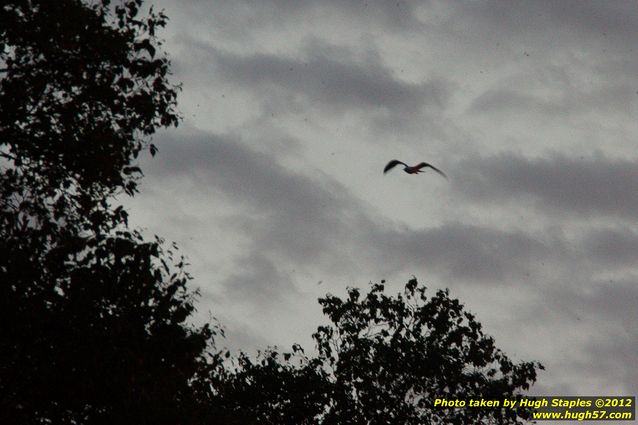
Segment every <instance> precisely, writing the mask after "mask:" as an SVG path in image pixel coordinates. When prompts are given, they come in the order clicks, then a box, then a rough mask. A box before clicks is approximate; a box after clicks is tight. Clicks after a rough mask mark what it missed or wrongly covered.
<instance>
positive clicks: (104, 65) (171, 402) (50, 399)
mask: <svg viewBox="0 0 638 425" xmlns="http://www.w3.org/2000/svg"><path fill="white" fill-rule="evenodd" d="M141 4H142V2H141V1H140V0H124V1H121V2H119V3H118V4H117V5H115V6H114V5H111V4H110V2H109V1H108V0H102V1H92V2H82V1H79V0H59V1H48V0H29V1H24V0H13V1H5V2H3V5H2V7H0V423H3V424H4V423H6V424H45V423H46V424H101V423H104V424H113V423H127V424H128V423H130V424H164V423H165V424H175V423H181V424H186V423H192V422H193V420H194V418H193V416H192V415H193V412H195V411H196V409H195V407H194V404H195V400H194V398H193V392H192V390H191V386H190V381H191V380H193V379H194V377H195V376H196V374H197V371H198V370H199V368H200V367H201V366H200V364H201V363H202V362H204V359H203V353H204V350H205V349H206V348H207V346H210V344H211V343H212V336H213V330H212V329H210V328H209V327H207V326H205V327H202V328H195V327H192V326H189V325H187V324H186V319H187V318H188V317H189V315H190V314H191V313H192V311H193V309H194V307H193V301H194V297H195V295H196V294H195V293H193V292H191V291H189V290H188V288H187V282H188V280H189V279H190V277H189V276H188V274H187V273H186V271H185V270H184V261H183V259H182V258H180V257H178V256H177V255H176V254H175V250H174V247H169V248H166V247H165V244H163V242H162V241H161V239H159V238H157V239H155V240H152V241H146V240H145V239H144V238H143V237H142V236H141V235H140V234H139V233H138V232H136V231H135V230H131V229H129V227H128V224H127V213H126V211H125V210H124V209H123V208H122V207H121V206H115V205H114V203H115V201H114V196H115V195H118V194H120V193H127V194H129V195H132V194H134V193H135V191H136V188H137V181H138V179H139V178H140V176H141V170H140V169H139V167H138V166H137V165H136V164H135V160H136V158H137V156H138V154H139V153H140V152H141V150H142V149H144V148H149V149H150V151H151V154H155V152H156V150H157V149H156V148H155V146H153V145H152V144H150V139H149V138H150V136H151V135H152V134H153V133H154V132H155V131H156V129H157V128H159V127H162V126H169V125H176V124H177V122H178V115H177V113H176V111H175V99H176V92H177V89H178V88H177V87H176V86H174V85H172V84H171V83H170V82H169V81H168V68H169V62H168V60H167V58H166V57H165V56H164V55H163V54H162V53H161V52H160V51H159V47H160V42H159V40H158V39H157V37H156V30H157V29H158V28H159V27H162V26H163V25H164V24H165V22H166V17H165V16H164V15H163V14H162V13H154V12H153V11H152V10H151V12H150V14H148V15H147V16H140V13H139V10H140V7H141Z"/></svg>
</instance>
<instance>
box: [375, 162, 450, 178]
mask: <svg viewBox="0 0 638 425" xmlns="http://www.w3.org/2000/svg"><path fill="white" fill-rule="evenodd" d="M399 164H401V165H403V166H404V167H403V171H405V172H406V173H408V174H419V173H422V172H423V168H427V167H430V168H431V169H433V170H434V171H436V172H437V173H439V174H440V175H442V176H443V177H445V178H446V179H447V176H446V175H445V173H444V172H443V171H441V170H439V169H438V168H436V167H435V166H434V165H432V164H428V163H427V162H422V163H420V164H417V165H412V166H410V165H408V164H406V163H405V162H401V161H399V160H397V159H393V160H392V161H390V162H388V165H386V166H385V168H384V169H383V174H385V173H387V172H388V171H390V170H391V169H393V168H394V167H396V166H397V165H399Z"/></svg>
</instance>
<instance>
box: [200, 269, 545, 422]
mask: <svg viewBox="0 0 638 425" xmlns="http://www.w3.org/2000/svg"><path fill="white" fill-rule="evenodd" d="M320 304H321V305H322V307H323V312H324V313H325V314H326V316H327V317H328V319H329V321H330V324H329V325H325V326H320V327H319V328H318V329H317V332H316V333H315V334H314V335H313V338H314V340H315V342H316V344H317V353H316V355H313V356H307V355H306V354H305V353H304V351H303V349H302V348H301V347H300V346H298V345H295V346H294V347H293V351H292V352H290V353H280V352H278V351H277V350H275V349H270V350H267V351H266V352H264V353H263V354H262V355H261V356H260V357H259V358H258V359H256V360H251V358H249V357H247V356H245V355H243V356H240V357H239V361H238V362H236V363H235V366H234V367H235V369H234V372H233V373H230V374H229V373H228V370H224V371H223V372H222V373H221V374H220V372H219V369H215V372H214V373H212V376H213V378H212V381H213V382H216V385H213V387H214V388H215V391H214V392H213V393H212V394H211V399H215V398H217V399H220V400H222V405H224V406H225V411H224V413H225V414H226V415H230V417H229V418H228V419H226V422H222V423H259V424H280V423H296V424H313V423H321V424H325V425H331V424H335V425H336V424H389V423H392V424H426V423H428V424H437V423H441V424H468V423H493V424H516V423H524V421H525V420H526V419H527V418H528V417H529V411H525V410H513V409H478V408H476V409H474V408H473V409H451V408H450V409H442V408H440V407H434V402H435V400H436V399H437V398H444V399H446V400H454V399H459V400H468V399H480V398H485V399H490V400H503V399H505V398H507V399H512V398H516V397H517V396H519V395H522V394H523V393H524V391H526V390H528V389H529V387H530V385H531V384H532V383H533V382H535V380H536V370H537V369H538V368H542V366H541V365H540V364H539V363H536V362H521V363H518V364H516V363H513V362H512V361H511V360H510V359H509V358H508V357H507V356H506V355H505V354H504V353H503V352H502V351H501V350H499V349H498V348H496V346H495V344H494V340H493V338H491V337H489V336H487V335H485V334H484V333H483V331H482V327H481V324H480V323H479V322H477V321H476V319H475V317H474V315H472V314H471V313H469V312H467V311H465V310H464V308H463V305H462V304H461V303H460V302H459V301H458V300H456V299H453V298H451V297H450V296H449V292H448V291H447V290H439V291H437V292H436V293H435V294H434V295H433V296H431V297H428V296H427V295H426V287H425V286H423V285H420V284H418V282H417V280H416V279H412V280H410V281H409V282H408V283H407V284H406V285H405V288H404V290H403V292H401V293H399V294H397V295H396V296H388V295H386V294H385V292H384V285H383V284H375V285H373V286H372V287H371V289H370V291H369V292H367V293H366V294H362V293H361V291H360V290H359V289H356V288H350V289H349V290H348V296H347V297H346V298H345V299H341V298H339V297H336V296H332V295H328V296H326V297H324V298H322V299H320ZM220 376H222V378H220Z"/></svg>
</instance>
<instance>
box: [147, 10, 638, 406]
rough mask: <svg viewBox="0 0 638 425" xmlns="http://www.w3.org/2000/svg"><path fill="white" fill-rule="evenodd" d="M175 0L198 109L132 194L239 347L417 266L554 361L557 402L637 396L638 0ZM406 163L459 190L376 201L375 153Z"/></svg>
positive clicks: (551, 386)
mask: <svg viewBox="0 0 638 425" xmlns="http://www.w3.org/2000/svg"><path fill="white" fill-rule="evenodd" d="M366 3H367V5H366ZM165 4H166V5H167V7H169V8H172V10H168V13H169V15H170V16H171V17H175V20H174V21H173V22H174V23H175V22H177V23H178V26H177V29H176V30H175V32H174V33H173V36H172V38H171V39H170V40H169V45H171V46H172V48H173V50H174V51H173V52H172V53H173V58H174V62H175V65H176V67H175V71H176V73H177V77H179V78H182V79H183V80H184V87H185V90H184V93H183V96H182V98H183V104H184V105H186V107H187V108H189V110H188V113H189V115H188V117H191V116H194V115H195V114H199V115H198V116H196V117H195V116H194V118H193V121H191V122H187V125H186V126H185V127H186V128H185V129H184V128H183V127H182V128H180V130H179V131H178V132H171V133H168V134H164V135H163V136H162V138H163V140H162V141H160V148H161V151H160V154H159V156H158V158H157V159H155V160H154V161H153V163H152V165H149V166H148V167H144V168H145V171H147V180H146V181H148V185H146V186H145V187H148V193H149V194H150V193H152V196H150V197H148V198H145V199H143V202H141V204H142V205H144V206H143V207H142V209H144V208H145V211H147V213H146V216H149V217H150V216H152V217H157V218H155V219H152V220H150V221H151V224H150V226H151V227H152V228H153V229H158V230H157V233H160V234H166V233H168V235H167V236H170V235H177V236H182V234H183V236H184V238H188V235H190V237H191V238H192V237H194V238H195V242H194V243H193V244H190V245H189V244H188V243H187V245H186V246H187V247H188V248H189V249H193V251H186V252H185V253H186V254H187V255H188V256H189V257H191V258H194V261H193V263H194V266H196V267H197V269H196V270H197V273H195V277H196V282H197V283H200V284H201V285H204V291H203V292H204V293H205V294H208V293H209V292H210V294H211V296H210V297H208V298H207V299H206V300H207V302H208V303H209V304H208V305H209V306H210V308H212V309H213V310H223V311H222V313H224V314H223V315H221V316H220V317H225V318H227V319H228V320H229V321H230V322H232V323H229V329H232V330H233V331H236V332H238V333H239V336H238V337H237V338H236V340H238V341H240V342H241V344H245V345H246V346H255V345H258V344H261V345H262V346H263V345H265V344H266V341H269V340H272V339H277V338H279V339H278V340H282V335H284V336H285V335H290V334H291V333H292V332H295V331H298V330H299V329H302V328H303V329H307V328H308V327H312V326H311V325H310V322H311V321H312V320H313V318H312V317H311V318H309V317H300V315H299V312H298V311H294V306H297V305H301V304H302V303H304V302H305V303H307V304H304V305H309V304H311V303H312V302H313V301H314V299H313V300H312V301H308V298H315V297H314V296H315V295H316V294H317V293H318V292H319V291H321V290H324V289H325V290H330V291H333V290H335V291H336V290H340V289H343V286H345V285H357V286H361V285H364V284H365V282H367V281H368V280H370V279H372V280H375V279H377V278H388V279H389V281H391V280H393V281H397V282H400V283H402V281H403V280H404V278H405V277H407V276H409V275H410V274H415V275H416V276H417V277H418V278H419V279H420V280H423V281H427V282H428V284H429V285H431V286H450V287H451V288H452V289H453V293H454V292H456V293H462V294H464V298H465V299H463V298H462V299H461V301H465V302H467V303H468V304H472V305H473V306H474V307H475V308H476V309H477V310H479V311H481V312H482V315H481V316H479V319H480V320H482V321H483V320H484V323H485V324H486V329H487V330H488V331H489V329H490V328H491V329H498V331H499V332H500V333H501V334H502V335H503V340H502V341H501V340H500V339H499V340H498V343H499V345H501V344H503V345H504V346H506V347H508V348H512V350H513V351H515V352H517V353H519V354H520V357H522V358H526V359H527V358H529V357H530V356H532V354H533V356H532V357H536V358H538V359H539V360H542V361H543V362H544V363H545V364H546V365H547V366H548V367H549V370H548V371H547V372H546V373H544V374H542V375H541V382H540V386H539V387H540V388H542V389H546V390H548V392H546V394H547V393H550V392H551V393H554V394H557V393H560V392H563V393H564V394H567V393H575V392H579V393H595V392H597V391H599V390H600V391H603V390H604V389H607V388H614V387H613V386H614V382H615V383H616V387H615V388H616V389H618V388H620V389H618V391H621V390H622V391H626V392H628V393H631V392H635V389H636V384H635V382H638V379H637V377H636V375H635V373H631V372H627V373H624V374H623V371H626V370H627V369H628V367H631V366H632V365H634V364H635V362H636V357H635V354H634V353H636V352H638V350H636V346H635V341H637V340H638V338H637V335H636V334H635V331H633V327H632V324H633V323H635V321H636V317H635V311H636V309H635V300H636V290H635V288H636V278H635V276H636V275H638V272H637V270H636V267H635V264H636V260H637V259H638V258H636V254H635V252H638V249H637V248H638V229H637V228H636V226H635V219H636V217H637V212H636V211H638V191H636V187H638V172H637V171H636V170H638V167H637V166H638V164H637V161H636V155H635V139H636V134H638V125H637V124H636V120H635V118H634V116H635V113H636V112H638V111H637V108H638V95H637V94H636V91H637V90H638V88H637V87H635V70H636V69H638V68H637V66H638V59H636V55H635V54H633V52H632V49H633V46H634V45H635V44H636V43H635V41H637V40H636V39H637V38H638V33H637V32H636V30H635V28H636V27H637V25H636V23H638V9H636V8H635V7H634V6H633V5H629V4H628V3H626V2H616V1H609V2H600V1H571V0H567V1H564V2H556V1H549V0H547V1H546V0H539V1H534V2H516V3H513V2H502V1H491V0H487V1H480V2H447V1H438V0H435V1H428V2H416V1H414V2H405V3H404V2H399V6H397V5H396V2H385V1H381V0H378V1H368V2H364V1H355V0H352V1H350V0H346V1H336V0H334V1H333V0H328V1H326V2H311V1H307V0H302V1H290V0H288V1H286V0H265V1H263V2H249V1H248V0H237V1H211V2H200V1H195V0H191V1H186V2H181V3H180V5H179V7H178V6H176V4H177V3H175V2H166V3H165ZM404 71H405V72H404ZM222 96H225V97H222ZM200 102H201V105H202V107H201V111H200V109H198V108H195V107H194V105H195V104H198V105H197V106H198V107H199V103H200ZM208 113H210V116H211V117H210V119H208V117H207V116H206V115H205V114H208ZM198 118H199V119H198ZM305 118H307V119H308V121H312V123H311V124H309V123H307V122H306V121H305ZM194 126H199V128H201V129H206V130H205V131H204V130H202V131H193V127H194ZM230 134H235V135H230ZM402 140H412V141H413V142H412V143H405V144H400V143H398V142H399V141H402ZM372 141H377V142H378V143H371V142H372ZM379 142H380V143H379ZM548 151H549V152H552V153H547V152H548ZM331 152H333V153H334V152H337V155H336V156H331V154H330V153H331ZM592 152H593V153H592ZM340 153H341V154H342V157H340V156H339V154H340ZM478 153H480V154H478ZM397 155H398V157H399V158H408V157H412V156H423V157H424V158H425V159H428V158H433V157H436V158H437V159H436V163H437V165H439V164H440V165H441V166H442V167H443V168H444V169H445V171H446V172H447V173H448V174H449V175H450V185H448V186H441V187H439V186H428V183H429V181H428V179H427V176H421V177H423V178H424V180H423V186H421V182H422V181H420V180H418V179H419V178H421V177H415V179H417V180H407V182H406V180H403V178H407V179H411V178H412V177H413V176H406V175H403V174H400V175H399V176H394V175H393V176H392V177H397V180H396V182H397V183H396V186H394V185H393V184H394V183H392V184H390V185H389V186H388V187H389V188H390V189H389V190H385V189H387V187H385V186H383V185H385V184H386V183H387V182H388V181H390V180H388V179H385V180H383V183H381V186H383V190H377V192H378V193H380V194H379V196H377V194H376V193H374V192H373V191H372V190H371V189H370V187H371V186H372V185H376V184H379V181H376V180H373V177H370V176H372V174H371V172H370V171H369V164H371V163H374V164H377V163H379V164H383V162H384V161H386V160H387V159H389V158H392V157H395V156H397ZM439 160H440V161H441V162H440V163H439ZM375 173H377V170H375ZM378 174H379V175H380V173H378ZM375 175H376V174H375ZM414 182H418V183H417V184H415V183H414ZM432 187H434V189H432ZM443 187H444V188H443ZM145 190H146V189H145ZM371 194H372V195H371ZM406 199H408V201H406ZM411 200H413V202H410V201H411ZM173 204H174V205H173ZM163 205H166V206H167V207H162V206H163ZM388 205H390V206H395V205H402V208H401V210H398V209H397V208H393V207H388ZM424 205H427V207H426V208H423V206H424ZM168 206H170V208H169V207H168ZM148 211H151V212H152V214H151V213H149V212H148ZM162 228H164V229H165V230H166V231H164V230H161V229H162ZM206 238H208V240H205V239H206ZM218 268H219V270H220V271H219V273H217V270H218ZM318 280H323V282H324V283H323V284H322V285H321V286H317V285H316V282H317V281H318ZM308 285H311V286H312V288H309V287H308ZM313 305H314V304H313ZM311 314H312V313H311V312H310V310H307V311H304V312H303V315H311ZM275 315H279V317H274V316H275ZM303 315H302V316H303ZM291 318H294V320H291ZM277 320H279V322H277ZM264 321H266V322H267V324H266V325H264ZM292 322H294V325H288V323H292ZM282 323H283V325H281V326H279V325H280V324H282ZM260 326H265V327H261V328H260ZM286 326H288V327H286ZM290 338H292V337H290ZM284 339H285V338H284ZM295 339H296V336H295ZM584 371H587V372H586V373H585V372H584Z"/></svg>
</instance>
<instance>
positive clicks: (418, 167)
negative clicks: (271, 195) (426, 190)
mask: <svg viewBox="0 0 638 425" xmlns="http://www.w3.org/2000/svg"><path fill="white" fill-rule="evenodd" d="M425 167H430V168H431V169H433V170H434V171H436V172H437V173H439V174H440V175H442V176H443V177H445V178H446V179H447V176H446V175H445V173H444V172H443V171H441V170H439V169H438V168H436V167H435V166H434V165H432V164H428V163H427V162H422V163H420V164H419V165H416V166H415V167H414V168H416V169H417V170H420V169H421V168H425Z"/></svg>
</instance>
